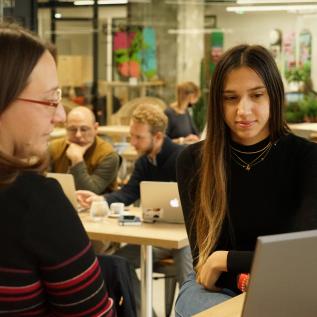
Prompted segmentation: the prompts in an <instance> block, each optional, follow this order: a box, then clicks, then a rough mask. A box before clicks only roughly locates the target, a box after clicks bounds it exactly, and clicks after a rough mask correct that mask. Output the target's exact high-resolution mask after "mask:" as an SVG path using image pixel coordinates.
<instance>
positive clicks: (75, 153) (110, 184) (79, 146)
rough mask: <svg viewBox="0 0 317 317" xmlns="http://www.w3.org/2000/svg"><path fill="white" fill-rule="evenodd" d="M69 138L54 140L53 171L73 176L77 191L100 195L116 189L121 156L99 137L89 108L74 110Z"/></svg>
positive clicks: (70, 119)
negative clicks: (81, 190) (88, 191)
mask: <svg viewBox="0 0 317 317" xmlns="http://www.w3.org/2000/svg"><path fill="white" fill-rule="evenodd" d="M66 133H67V134H66V137H65V138H61V139H56V140H53V141H52V142H51V143H50V146H49V152H50V157H51V171H52V172H54V173H70V174H72V175H73V176H74V179H75V185H76V189H85V190H90V191H92V192H94V193H96V194H102V193H105V192H111V191H113V190H114V189H115V188H116V178H117V173H118V169H119V161H120V159H119V155H118V154H117V153H116V152H115V151H114V149H113V148H112V146H111V145H110V144H109V143H108V142H106V141H104V140H102V139H101V138H100V137H98V136H97V133H98V122H96V120H95V116H94V114H93V113H92V111H91V110H90V109H88V108H86V107H76V108H74V109H72V110H71V111H70V112H69V113H68V115H67V120H66Z"/></svg>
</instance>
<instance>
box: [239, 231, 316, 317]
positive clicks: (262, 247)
mask: <svg viewBox="0 0 317 317" xmlns="http://www.w3.org/2000/svg"><path fill="white" fill-rule="evenodd" d="M316 316H317V230H310V231H301V232H294V233H286V234H279V235H271V236H263V237H259V238H258V239H257V247H256V252H255V257H254V260H253V264H252V270H251V278H250V283H249V286H248V290H247V293H246V300H245V303H244V306H243V313H242V317H316Z"/></svg>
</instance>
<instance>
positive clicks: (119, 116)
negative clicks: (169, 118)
mask: <svg viewBox="0 0 317 317" xmlns="http://www.w3.org/2000/svg"><path fill="white" fill-rule="evenodd" d="M146 103H148V104H151V105H156V106H159V107H160V108H162V109H163V110H164V109H165V108H166V107H167V105H166V103H165V102H164V101H163V100H161V99H159V98H155V97H139V98H134V99H131V100H130V101H128V102H126V103H125V104H124V105H123V106H122V107H121V108H120V109H119V111H117V112H116V113H115V114H113V115H112V117H111V123H112V124H121V125H129V124H130V119H131V115H132V113H133V111H134V110H135V108H136V107H137V106H138V105H140V104H146Z"/></svg>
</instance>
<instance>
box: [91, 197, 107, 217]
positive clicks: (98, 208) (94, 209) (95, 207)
mask: <svg viewBox="0 0 317 317" xmlns="http://www.w3.org/2000/svg"><path fill="white" fill-rule="evenodd" d="M108 214H109V206H108V203H107V202H106V201H105V200H93V202H92V203H91V206H90V217H91V219H92V220H93V221H95V222H100V221H102V220H103V218H104V217H106V216H107V215H108Z"/></svg>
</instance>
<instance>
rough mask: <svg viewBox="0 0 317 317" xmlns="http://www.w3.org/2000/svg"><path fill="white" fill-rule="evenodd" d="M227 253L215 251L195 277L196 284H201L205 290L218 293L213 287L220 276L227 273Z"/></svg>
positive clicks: (217, 289)
mask: <svg viewBox="0 0 317 317" xmlns="http://www.w3.org/2000/svg"><path fill="white" fill-rule="evenodd" d="M227 256H228V251H215V252H213V253H212V254H211V255H210V256H209V257H208V259H207V261H206V263H205V264H204V265H203V267H202V269H201V271H200V274H199V275H198V277H197V283H199V284H202V285H203V286H204V287H205V288H206V289H209V290H211V291H219V288H217V287H216V286H215V284H216V282H217V280H218V278H219V276H220V274H221V273H222V272H227Z"/></svg>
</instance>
